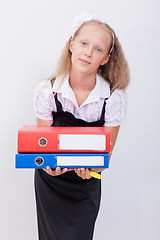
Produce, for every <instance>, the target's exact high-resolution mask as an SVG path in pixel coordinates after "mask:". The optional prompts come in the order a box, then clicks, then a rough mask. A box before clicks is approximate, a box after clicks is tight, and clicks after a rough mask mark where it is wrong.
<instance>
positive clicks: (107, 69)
mask: <svg viewBox="0 0 160 240" xmlns="http://www.w3.org/2000/svg"><path fill="white" fill-rule="evenodd" d="M89 24H97V25H100V26H102V27H103V28H104V29H105V30H106V31H107V32H108V33H109V35H110V38H111V44H110V50H111V49H112V47H113V49H112V50H111V53H110V50H109V55H110V59H109V61H108V62H107V63H106V64H105V65H102V66H100V67H99V68H98V70H97V73H98V74H99V75H100V76H102V78H104V79H105V80H106V81H107V82H108V83H109V84H110V88H111V91H114V90H115V89H123V90H124V89H126V87H127V86H128V84H129V82H130V74H129V67H128V63H127V60H126V58H125V55H124V53H123V50H122V47H121V44H120V42H119V40H118V38H117V36H116V34H115V32H114V30H113V29H112V28H111V27H110V26H109V25H108V24H106V23H103V22H101V21H99V20H90V21H86V22H84V23H83V24H81V26H80V27H79V28H78V29H77V30H76V32H75V33H74V36H72V37H70V39H69V40H68V41H67V43H66V46H65V48H64V50H63V52H62V54H61V57H60V59H59V61H58V66H57V69H56V71H55V74H54V75H52V76H51V79H55V78H56V77H58V76H60V75H61V76H62V81H63V79H64V78H65V77H66V75H67V74H68V73H69V72H70V70H71V64H72V63H71V55H72V53H71V51H70V42H71V39H72V40H74V39H75V38H76V37H77V36H78V34H79V32H80V30H81V29H82V28H83V27H84V26H86V25H89ZM113 36H114V39H113ZM113 42H114V45H113ZM62 81H61V82H62ZM60 85H61V84H60Z"/></svg>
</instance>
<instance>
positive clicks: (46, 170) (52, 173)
mask: <svg viewBox="0 0 160 240" xmlns="http://www.w3.org/2000/svg"><path fill="white" fill-rule="evenodd" d="M45 172H46V173H48V174H50V175H52V176H54V175H55V173H54V171H53V170H52V169H51V168H50V167H49V166H47V167H46V169H45Z"/></svg>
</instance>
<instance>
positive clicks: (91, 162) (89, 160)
mask: <svg viewBox="0 0 160 240" xmlns="http://www.w3.org/2000/svg"><path fill="white" fill-rule="evenodd" d="M57 166H104V157H103V156H85V157H80V156H77V157H76V156H73V157H72V156H70V157H65V156H64V157H63V156H58V157H57Z"/></svg>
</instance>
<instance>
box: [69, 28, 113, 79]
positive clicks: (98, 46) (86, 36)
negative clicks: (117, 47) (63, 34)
mask: <svg viewBox="0 0 160 240" xmlns="http://www.w3.org/2000/svg"><path fill="white" fill-rule="evenodd" d="M110 44H111V38H110V35H109V33H108V32H107V31H106V30H105V29H104V28H103V27H102V26H101V25H97V24H89V25H86V26H84V27H83V28H82V29H81V30H80V31H79V33H78V35H77V36H76V37H75V39H74V40H73V41H71V43H70V51H71V52H72V56H71V62H72V68H74V69H75V70H77V71H79V72H81V73H88V74H92V73H93V74H96V73H97V70H98V68H99V66H100V65H104V64H106V63H107V62H108V60H109V57H110V56H109V55H108V52H109V48H110Z"/></svg>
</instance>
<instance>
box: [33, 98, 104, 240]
mask: <svg viewBox="0 0 160 240" xmlns="http://www.w3.org/2000/svg"><path fill="white" fill-rule="evenodd" d="M55 102H56V106H57V112H53V124H52V125H51V126H90V127H91V126H103V124H104V113H105V104H106V103H105V101H104V105H103V108H102V114H101V118H100V119H99V120H98V121H95V122H90V123H89V122H86V121H84V120H82V119H77V118H75V117H74V116H73V115H72V114H71V113H69V112H64V111H63V109H62V105H61V103H60V102H59V101H58V99H57V95H55ZM35 193H36V203H37V218H38V233H39V240H92V239H93V231H94V225H95V221H96V218H97V214H98V211H99V206H100V199H101V180H98V179H95V178H91V179H89V180H88V179H85V180H84V179H82V178H80V177H79V176H78V175H77V174H76V173H75V172H74V171H70V172H67V173H64V174H62V175H60V176H56V177H54V176H50V175H49V174H47V173H46V172H45V171H43V170H41V169H36V170H35Z"/></svg>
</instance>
